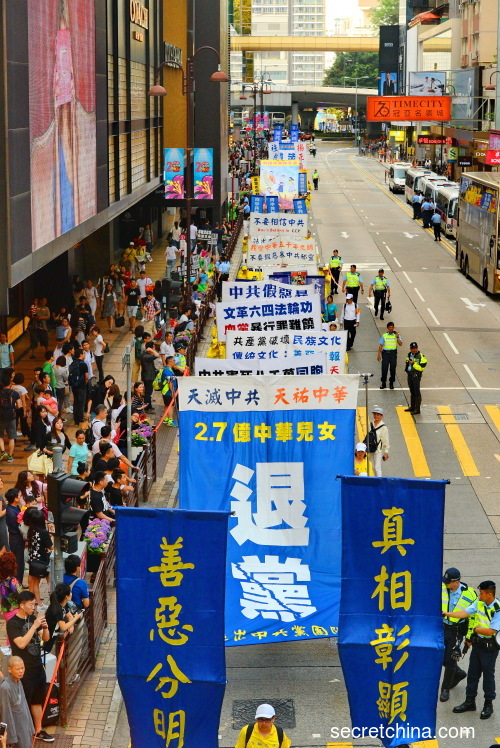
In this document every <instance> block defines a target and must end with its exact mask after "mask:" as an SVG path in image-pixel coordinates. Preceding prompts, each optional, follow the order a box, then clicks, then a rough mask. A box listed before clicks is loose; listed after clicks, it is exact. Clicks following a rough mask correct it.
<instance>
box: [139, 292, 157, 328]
mask: <svg viewBox="0 0 500 748" xmlns="http://www.w3.org/2000/svg"><path fill="white" fill-rule="evenodd" d="M159 314H161V305H160V303H159V302H158V301H157V300H156V299H155V298H154V296H153V291H151V290H150V291H147V292H146V302H145V303H144V304H143V305H142V316H143V320H144V318H145V321H143V327H144V331H145V332H149V333H150V335H151V337H154V335H155V334H156V318H157V317H158V315H159Z"/></svg>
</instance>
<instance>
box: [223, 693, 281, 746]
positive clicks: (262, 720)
mask: <svg viewBox="0 0 500 748" xmlns="http://www.w3.org/2000/svg"><path fill="white" fill-rule="evenodd" d="M275 719H276V712H275V711H274V707H272V706H271V704H261V705H260V706H258V707H257V711H256V713H255V722H254V723H252V724H249V725H245V726H244V727H242V728H241V732H240V734H239V736H238V741H237V743H236V745H235V748H290V746H291V741H290V738H288V737H287V735H286V733H285V732H284V731H283V729H282V728H281V727H276V726H275V724H274V722H275Z"/></svg>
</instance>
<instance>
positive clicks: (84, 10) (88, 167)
mask: <svg viewBox="0 0 500 748" xmlns="http://www.w3.org/2000/svg"><path fill="white" fill-rule="evenodd" d="M28 45H29V92H30V94H29V114H30V169H31V222H32V236H33V243H32V249H33V251H34V250H37V249H39V248H40V247H42V246H44V245H45V244H47V243H48V242H50V241H52V240H53V239H55V238H57V237H58V236H61V235H62V234H64V233H66V232H67V231H70V230H71V229H72V228H74V227H75V226H78V225H79V224H80V223H83V221H86V220H87V219H88V218H91V217H92V216H94V215H95V214H96V211H97V198H96V194H97V190H96V105H95V101H96V94H95V5H94V0H28Z"/></svg>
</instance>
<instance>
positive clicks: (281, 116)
mask: <svg viewBox="0 0 500 748" xmlns="http://www.w3.org/2000/svg"><path fill="white" fill-rule="evenodd" d="M276 125H283V127H284V126H285V112H271V129H272V128H273V127H276Z"/></svg>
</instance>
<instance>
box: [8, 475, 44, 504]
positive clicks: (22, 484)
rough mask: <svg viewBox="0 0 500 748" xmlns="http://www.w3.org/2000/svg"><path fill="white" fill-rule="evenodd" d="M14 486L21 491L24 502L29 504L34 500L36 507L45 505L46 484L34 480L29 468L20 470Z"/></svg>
mask: <svg viewBox="0 0 500 748" xmlns="http://www.w3.org/2000/svg"><path fill="white" fill-rule="evenodd" d="M15 488H18V489H19V491H21V497H22V498H21V500H22V502H23V503H24V504H29V503H30V502H31V501H33V500H35V501H36V503H37V509H42V507H44V506H45V490H46V486H45V484H44V483H42V481H40V480H36V478H35V476H34V474H33V473H32V472H31V470H21V472H20V473H19V474H18V476H17V481H16V485H15Z"/></svg>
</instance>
